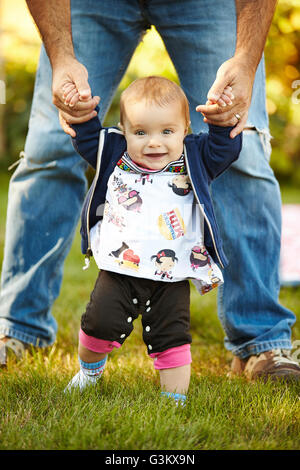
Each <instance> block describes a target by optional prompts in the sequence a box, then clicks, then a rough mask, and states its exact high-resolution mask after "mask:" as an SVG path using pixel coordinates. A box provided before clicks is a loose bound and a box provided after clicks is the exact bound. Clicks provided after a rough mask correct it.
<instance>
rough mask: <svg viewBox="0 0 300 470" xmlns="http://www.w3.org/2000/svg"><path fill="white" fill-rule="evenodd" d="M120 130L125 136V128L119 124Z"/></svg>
mask: <svg viewBox="0 0 300 470" xmlns="http://www.w3.org/2000/svg"><path fill="white" fill-rule="evenodd" d="M118 128H119V129H120V130H121V131H122V132H123V134H124V127H123V125H122V124H121V123H120V122H118Z"/></svg>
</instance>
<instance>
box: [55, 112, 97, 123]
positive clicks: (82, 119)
mask: <svg viewBox="0 0 300 470" xmlns="http://www.w3.org/2000/svg"><path fill="white" fill-rule="evenodd" d="M61 115H62V118H63V119H64V121H65V122H66V123H67V124H80V123H81V122H86V121H89V120H90V119H92V118H94V117H95V116H97V112H96V111H92V112H89V113H86V114H83V115H82V116H78V117H75V116H73V115H71V114H69V113H66V112H62V113H61Z"/></svg>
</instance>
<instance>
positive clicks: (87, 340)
mask: <svg viewBox="0 0 300 470" xmlns="http://www.w3.org/2000/svg"><path fill="white" fill-rule="evenodd" d="M79 341H80V343H81V344H82V345H83V346H85V347H86V348H87V349H89V350H90V351H94V352H97V353H108V352H110V351H111V350H112V349H113V348H120V347H121V346H122V345H121V344H120V343H118V342H117V341H107V340H105V339H98V338H94V337H93V336H88V335H86V334H85V333H84V331H82V329H80V331H79Z"/></svg>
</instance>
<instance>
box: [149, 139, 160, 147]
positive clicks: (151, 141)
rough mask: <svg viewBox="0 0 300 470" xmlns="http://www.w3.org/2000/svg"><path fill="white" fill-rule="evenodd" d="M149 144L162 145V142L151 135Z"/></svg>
mask: <svg viewBox="0 0 300 470" xmlns="http://www.w3.org/2000/svg"><path fill="white" fill-rule="evenodd" d="M148 145H149V147H160V145H161V144H160V141H159V139H157V138H155V137H151V138H150V140H149V144H148Z"/></svg>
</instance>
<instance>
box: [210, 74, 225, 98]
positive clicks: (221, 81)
mask: <svg viewBox="0 0 300 470" xmlns="http://www.w3.org/2000/svg"><path fill="white" fill-rule="evenodd" d="M228 85H229V82H228V78H227V77H225V76H224V75H220V77H218V76H217V78H216V80H215V81H214V83H213V84H212V86H211V88H210V90H209V91H208V93H207V99H208V100H210V101H213V102H214V103H216V102H217V101H218V99H219V98H220V97H221V95H222V93H223V91H224V89H225V88H226V87H227V86H228Z"/></svg>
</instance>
